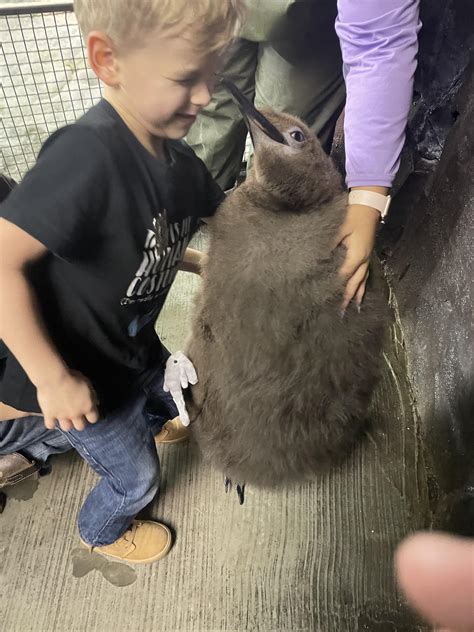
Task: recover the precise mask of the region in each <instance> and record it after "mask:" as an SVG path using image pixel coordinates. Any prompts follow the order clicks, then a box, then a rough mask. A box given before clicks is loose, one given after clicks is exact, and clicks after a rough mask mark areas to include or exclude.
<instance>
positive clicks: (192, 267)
mask: <svg viewBox="0 0 474 632" xmlns="http://www.w3.org/2000/svg"><path fill="white" fill-rule="evenodd" d="M206 260H207V255H206V254H205V253H204V252H201V251H200V250H195V249H194V248H186V251H185V253H184V257H183V259H182V261H181V263H180V264H179V269H180V270H181V271H182V272H194V274H201V272H202V267H203V265H204V264H205V262H206Z"/></svg>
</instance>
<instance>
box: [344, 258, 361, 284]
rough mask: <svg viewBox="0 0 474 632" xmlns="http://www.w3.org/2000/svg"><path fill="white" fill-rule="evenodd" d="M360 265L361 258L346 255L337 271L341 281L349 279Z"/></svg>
mask: <svg viewBox="0 0 474 632" xmlns="http://www.w3.org/2000/svg"><path fill="white" fill-rule="evenodd" d="M360 265H361V257H358V256H355V255H354V254H353V253H352V254H350V255H348V256H347V257H346V258H345V259H344V262H343V264H342V266H341V267H340V269H339V276H340V277H342V278H343V279H350V278H351V277H352V276H353V275H354V273H355V272H356V271H357V270H358V268H359V266H360Z"/></svg>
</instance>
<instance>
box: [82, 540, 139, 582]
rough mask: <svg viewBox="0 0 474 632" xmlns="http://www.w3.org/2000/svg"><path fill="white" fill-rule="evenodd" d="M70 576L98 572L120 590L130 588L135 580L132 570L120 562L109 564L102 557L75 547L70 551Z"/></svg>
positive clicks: (135, 575)
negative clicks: (125, 587)
mask: <svg viewBox="0 0 474 632" xmlns="http://www.w3.org/2000/svg"><path fill="white" fill-rule="evenodd" d="M71 557H72V574H73V576H74V577H85V576H86V575H87V574H88V573H90V572H91V571H94V570H96V571H99V572H100V573H101V574H102V577H103V578H104V579H105V580H106V581H108V582H109V583H110V584H112V585H113V586H118V587H119V588H122V587H124V586H130V584H133V583H134V582H136V580H137V573H136V571H135V570H134V569H133V568H130V566H128V565H127V564H122V563H121V562H111V561H109V560H108V559H106V558H105V557H103V556H102V555H99V554H98V553H94V552H93V551H92V552H91V551H88V550H87V549H85V548H80V547H77V548H75V549H73V550H72V551H71Z"/></svg>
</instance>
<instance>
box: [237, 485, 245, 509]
mask: <svg viewBox="0 0 474 632" xmlns="http://www.w3.org/2000/svg"><path fill="white" fill-rule="evenodd" d="M236 489H237V496H238V497H239V504H240V505H243V504H244V500H245V483H243V484H242V485H240V484H238V485H237V488H236Z"/></svg>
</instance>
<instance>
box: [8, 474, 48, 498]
mask: <svg viewBox="0 0 474 632" xmlns="http://www.w3.org/2000/svg"><path fill="white" fill-rule="evenodd" d="M38 487H39V481H38V479H37V478H28V479H27V480H26V481H23V482H22V483H18V485H12V486H11V487H4V488H3V490H2V491H3V493H4V494H5V496H7V498H14V499H15V500H30V499H31V498H33V496H34V495H35V493H36V490H37V489H38Z"/></svg>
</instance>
